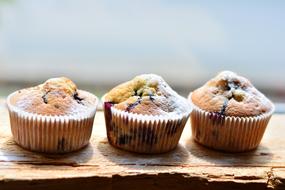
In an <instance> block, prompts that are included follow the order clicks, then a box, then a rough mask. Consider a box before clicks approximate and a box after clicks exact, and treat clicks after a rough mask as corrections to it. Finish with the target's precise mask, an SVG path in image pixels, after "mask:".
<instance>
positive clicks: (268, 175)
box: [0, 100, 285, 190]
mask: <svg viewBox="0 0 285 190" xmlns="http://www.w3.org/2000/svg"><path fill="white" fill-rule="evenodd" d="M284 123H285V115H274V116H273V118H272V120H271V122H270V124H269V126H268V128H267V131H266V133H265V136H264V138H263V140H262V143H261V145H260V146H259V147H258V149H257V150H254V151H251V152H247V153H239V154H229V153H222V152H216V151H212V150H209V149H207V148H204V147H202V146H200V145H198V144H197V143H195V142H193V140H192V139H191V132H190V124H189V122H188V123H187V125H186V127H185V130H184V132H183V135H182V138H181V140H180V143H179V146H178V147H177V148H176V149H175V150H174V151H172V152H169V153H165V154H159V155H141V154H134V153H129V152H125V151H122V150H118V149H115V148H113V147H111V146H110V145H109V143H108V141H107V138H106V131H105V124H104V118H103V113H102V112H98V113H97V114H96V119H95V122H94V129H93V134H92V138H91V141H90V144H89V145H88V146H87V147H86V148H84V149H82V150H80V151H78V152H74V153H70V154H64V155H46V154H39V153H33V152H30V151H26V150H24V149H22V148H21V147H19V146H17V145H16V144H15V143H14V141H13V139H12V136H11V132H10V126H9V118H8V113H7V110H6V108H5V103H4V101H3V100H2V101H0V190H6V189H7V190H8V189H9V190H10V189H79V188H82V189H83V188H84V189H85V190H86V189H146V188H147V189H162V188H163V189H174V188H175V189H190V188H193V189H205V190H206V189H239V188H246V189H285V133H284V127H285V126H284Z"/></svg>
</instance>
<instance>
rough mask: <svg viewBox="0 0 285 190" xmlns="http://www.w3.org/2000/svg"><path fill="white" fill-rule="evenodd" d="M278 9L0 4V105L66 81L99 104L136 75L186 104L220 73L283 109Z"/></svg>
mask: <svg viewBox="0 0 285 190" xmlns="http://www.w3.org/2000/svg"><path fill="white" fill-rule="evenodd" d="M284 34H285V1H282V0H279V1H278V0H251V1H247V0H240V1H227V0H217V1H213V0H204V1H198V0H197V1H190V0H189V1H186V0H177V1H169V0H164V1H156V0H152V1H148V0H144V1H137V0H127V1H125V0H122V1H116V0H106V1H95V0H80V1H79V0H60V1H57V0H49V1H38V0H0V96H6V95H7V94H9V93H11V92H12V91H14V90H16V89H19V88H23V87H29V86H33V85H36V84H38V83H42V82H43V81H45V80H46V79H48V78H51V77H56V76H67V77H70V78H71V79H72V80H73V81H75V82H76V83H77V84H78V86H79V87H80V88H82V89H86V90H90V91H92V92H94V93H96V94H97V95H99V96H100V95H102V94H103V93H104V92H106V91H107V90H109V88H111V87H113V86H114V85H116V84H119V83H121V82H123V81H126V80H129V79H131V78H133V77H134V76H135V75H138V74H141V73H156V74H159V75H161V76H162V77H163V78H164V79H165V80H166V81H167V82H168V83H169V84H171V85H172V87H173V88H174V89H175V90H177V91H178V92H179V93H181V94H182V95H184V96H187V95H188V93H189V92H190V91H191V90H193V89H195V88H197V87H198V86H201V85H203V84H204V83H205V82H206V81H207V80H208V79H210V78H212V77H213V76H215V75H216V74H217V73H218V72H219V71H221V70H232V71H235V72H237V73H238V74H240V75H243V76H246V77H247V78H249V79H250V80H251V81H252V83H253V84H255V86H256V87H257V88H259V89H260V90H261V91H262V92H263V93H265V94H266V95H267V96H269V97H270V98H271V99H272V100H274V101H275V102H285V66H284V65H285V47H284V44H285V37H284Z"/></svg>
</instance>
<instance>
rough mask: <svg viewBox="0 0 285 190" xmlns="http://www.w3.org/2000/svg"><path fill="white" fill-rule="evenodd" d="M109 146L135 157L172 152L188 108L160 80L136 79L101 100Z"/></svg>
mask: <svg viewBox="0 0 285 190" xmlns="http://www.w3.org/2000/svg"><path fill="white" fill-rule="evenodd" d="M103 102H104V111H105V120H106V128H107V136H108V140H109V142H110V144H111V145H113V146H115V147H118V148H121V149H125V150H128V151H133V152H139V153H162V152H167V151H169V150H172V149H174V148H175V147H176V146H177V144H178V141H179V139H180V136H181V133H182V131H183V128H184V126H185V123H186V121H187V119H188V117H189V114H190V111H191V107H190V104H189V103H188V102H187V100H186V99H185V98H183V97H181V96H179V95H178V94H177V93H176V92H175V91H174V90H172V89H171V87H170V86H169V85H168V84H167V83H166V82H165V81H164V80H163V79H162V78H161V77H160V76H157V75H154V74H144V75H139V76H137V77H135V78H134V79H132V80H131V81H128V82H125V83H123V84H120V85H118V86H117V87H115V88H113V89H112V90H111V91H110V92H108V93H107V94H106V95H105V96H104V97H103Z"/></svg>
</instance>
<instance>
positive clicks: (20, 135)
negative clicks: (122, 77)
mask: <svg viewBox="0 0 285 190" xmlns="http://www.w3.org/2000/svg"><path fill="white" fill-rule="evenodd" d="M86 93H87V92H86ZM14 94H15V93H12V94H11V95H9V96H8V98H7V107H8V110H9V116H10V125H11V131H12V134H13V138H14V140H15V142H16V143H17V144H19V145H20V146H21V147H23V148H25V149H27V150H31V151H35V152H44V153H55V154H56V153H67V152H72V151H76V150H79V149H81V148H83V147H84V146H86V145H87V144H88V143H89V139H90V137H91V133H92V127H93V121H94V117H95V113H96V107H97V103H98V99H97V97H96V96H95V98H96V103H95V105H94V106H92V108H91V107H90V109H88V110H86V112H85V113H81V114H76V115H68V116H52V115H40V114H35V113H29V112H25V111H23V110H20V109H19V108H17V107H15V106H13V105H12V104H11V101H10V100H11V97H12V96H13V95H14ZM89 94H90V95H92V96H94V95H93V94H91V93H89Z"/></svg>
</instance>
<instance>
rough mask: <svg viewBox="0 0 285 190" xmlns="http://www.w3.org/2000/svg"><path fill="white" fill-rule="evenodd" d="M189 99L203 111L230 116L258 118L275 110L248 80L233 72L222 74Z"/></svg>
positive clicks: (196, 91)
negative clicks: (257, 116)
mask: <svg viewBox="0 0 285 190" xmlns="http://www.w3.org/2000/svg"><path fill="white" fill-rule="evenodd" d="M189 98H190V99H191V101H192V102H193V103H194V105H196V106H198V107H199V108H201V109H202V110H205V111H208V112H216V113H220V114H222V115H228V116H240V117H242V116H256V115H260V114H263V113H266V112H269V111H271V110H272V108H273V105H272V103H271V102H270V100H268V99H267V98H266V97H265V96H264V95H263V94H262V93H261V92H259V91H258V90H257V89H256V88H255V87H254V86H253V85H252V84H251V83H250V81H249V80H248V79H246V78H244V77H242V76H238V75H237V74H236V73H233V72H231V71H223V72H221V73H220V74H218V75H217V76H216V77H215V78H213V79H211V80H210V81H208V82H207V83H206V84H205V85H204V86H202V87H200V88H198V89H197V90H195V91H194V92H193V93H192V95H191V97H189Z"/></svg>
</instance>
